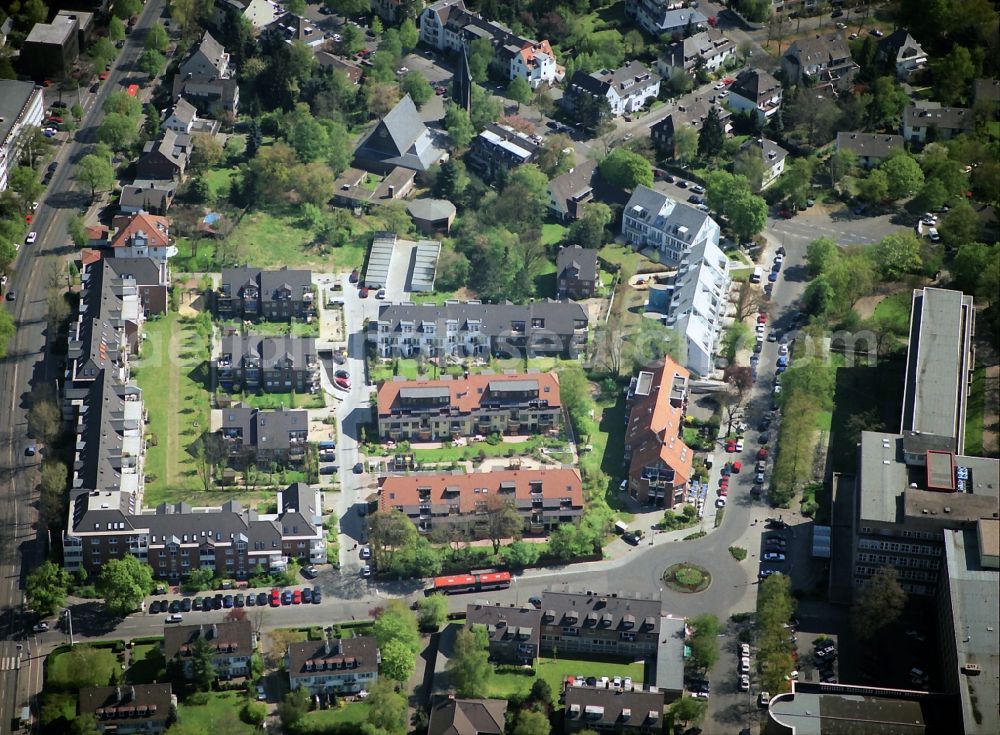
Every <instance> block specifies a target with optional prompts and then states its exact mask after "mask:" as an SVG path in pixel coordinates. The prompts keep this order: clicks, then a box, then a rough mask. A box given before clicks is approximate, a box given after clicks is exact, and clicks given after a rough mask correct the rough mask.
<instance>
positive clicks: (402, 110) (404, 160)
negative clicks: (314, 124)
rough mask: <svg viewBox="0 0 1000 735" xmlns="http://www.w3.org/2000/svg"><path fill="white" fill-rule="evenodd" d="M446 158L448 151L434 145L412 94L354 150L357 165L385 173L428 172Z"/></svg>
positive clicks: (397, 105) (394, 108) (382, 120)
mask: <svg viewBox="0 0 1000 735" xmlns="http://www.w3.org/2000/svg"><path fill="white" fill-rule="evenodd" d="M444 156H445V152H444V151H442V150H441V149H439V148H436V147H435V146H434V140H433V138H432V137H431V133H430V131H429V130H428V129H427V126H426V125H424V123H423V122H422V121H421V120H420V116H419V115H418V114H417V108H416V106H415V105H414V104H413V100H412V99H410V95H406V96H404V97H403V99H401V100H400V101H399V102H398V103H397V104H396V106H395V107H393V108H392V110H391V111H390V112H389V114H388V115H386V116H385V117H383V118H382V119H381V120H380V121H379V123H378V125H376V126H375V129H374V130H373V131H372V132H371V133H370V134H369V135H368V137H366V138H365V139H364V140H363V141H362V142H361V145H359V146H358V148H357V149H356V150H355V151H354V158H355V161H356V162H357V165H359V166H360V167H361V168H364V169H367V170H369V171H377V172H379V173H383V174H385V173H389V171H391V170H392V169H393V168H395V167H396V166H402V167H404V168H409V169H413V170H414V171H416V172H417V173H426V171H427V169H429V168H430V167H431V166H433V165H434V164H435V163H438V162H439V161H440V160H441V159H442V158H443V157H444Z"/></svg>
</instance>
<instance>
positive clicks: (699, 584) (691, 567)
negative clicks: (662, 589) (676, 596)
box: [663, 562, 712, 594]
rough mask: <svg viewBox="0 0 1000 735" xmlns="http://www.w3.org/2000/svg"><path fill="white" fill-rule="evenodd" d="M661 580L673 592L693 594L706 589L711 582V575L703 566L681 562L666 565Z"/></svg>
mask: <svg viewBox="0 0 1000 735" xmlns="http://www.w3.org/2000/svg"><path fill="white" fill-rule="evenodd" d="M663 582H664V584H666V585H667V587H669V588H670V589H672V590H674V591H675V592H686V593H689V594H694V593H696V592H704V591H705V590H707V589H708V587H709V585H711V584H712V575H711V574H709V573H708V570H707V569H705V568H703V567H699V566H697V565H696V564H691V563H689V562H682V563H681V564H674V565H672V566H669V567H667V570H666V571H665V572H664V573H663Z"/></svg>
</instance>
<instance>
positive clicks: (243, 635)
mask: <svg viewBox="0 0 1000 735" xmlns="http://www.w3.org/2000/svg"><path fill="white" fill-rule="evenodd" d="M199 646H207V647H208V649H209V651H210V652H211V657H212V667H213V668H214V669H215V675H216V676H217V677H218V678H219V679H232V678H234V677H237V676H249V675H250V658H251V657H252V656H253V652H254V649H255V648H256V646H257V641H256V636H255V635H254V632H253V627H252V626H251V625H250V621H249V620H233V621H226V622H222V623H210V624H205V623H202V624H200V625H166V626H164V628H163V643H162V650H163V658H164V659H165V660H166V661H167V662H170V661H173V660H174V659H177V660H179V661H180V662H181V666H182V667H183V671H184V675H185V677H187V678H189V679H190V678H191V677H192V676H193V673H194V672H193V669H192V665H191V662H192V656H193V654H194V652H195V651H196V650H197V648H198V647H199Z"/></svg>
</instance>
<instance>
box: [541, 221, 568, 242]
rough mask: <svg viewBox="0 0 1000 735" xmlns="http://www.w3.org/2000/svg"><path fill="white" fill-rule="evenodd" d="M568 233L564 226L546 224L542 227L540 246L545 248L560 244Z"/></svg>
mask: <svg viewBox="0 0 1000 735" xmlns="http://www.w3.org/2000/svg"><path fill="white" fill-rule="evenodd" d="M568 231H569V228H568V227H566V226H565V225H560V224H557V223H553V222H546V223H545V224H544V225H542V244H543V245H546V246H547V245H556V244H557V243H560V242H562V240H563V238H564V237H566V233H567V232H568Z"/></svg>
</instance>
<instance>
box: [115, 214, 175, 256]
mask: <svg viewBox="0 0 1000 735" xmlns="http://www.w3.org/2000/svg"><path fill="white" fill-rule="evenodd" d="M114 225H115V226H116V227H117V228H118V231H117V232H116V233H115V236H114V237H113V238H112V239H111V246H112V247H116V248H119V247H123V246H126V245H131V244H132V238H133V237H134V236H135V235H137V234H139V233H143V234H145V235H146V237H148V238H149V245H150V247H160V248H165V247H167V245H169V244H170V237H169V233H170V220H168V219H167V218H166V217H158V216H157V215H153V214H147V213H146V212H140V213H139V214H135V215H132V216H131V217H115V221H114Z"/></svg>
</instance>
